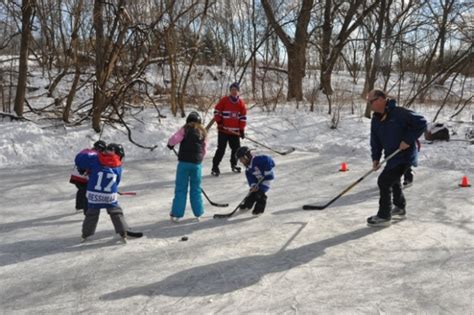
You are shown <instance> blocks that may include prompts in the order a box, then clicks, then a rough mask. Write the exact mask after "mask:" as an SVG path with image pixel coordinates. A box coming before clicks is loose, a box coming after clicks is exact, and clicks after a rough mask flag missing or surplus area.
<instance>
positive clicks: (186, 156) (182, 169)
mask: <svg viewBox="0 0 474 315" xmlns="http://www.w3.org/2000/svg"><path fill="white" fill-rule="evenodd" d="M206 139H207V132H206V129H204V128H203V127H202V125H201V117H200V116H199V114H198V113H197V112H191V113H189V115H188V117H187V118H186V125H184V126H183V127H181V128H180V129H179V130H178V131H177V132H176V133H175V134H174V135H172V136H171V138H170V139H169V140H168V148H169V149H170V150H173V149H174V146H175V145H177V144H179V152H178V160H179V162H178V168H177V170H176V186H175V191H174V199H173V205H172V208H171V213H170V218H171V221H173V222H178V221H179V220H180V219H181V218H182V217H183V216H184V210H185V208H186V199H187V194H188V185H189V186H190V192H189V197H190V201H191V208H192V209H193V214H194V216H195V217H196V218H198V220H199V217H201V216H202V215H203V214H204V206H203V202H202V196H201V177H202V166H201V163H202V160H203V159H204V156H205V155H206V147H207V140H206Z"/></svg>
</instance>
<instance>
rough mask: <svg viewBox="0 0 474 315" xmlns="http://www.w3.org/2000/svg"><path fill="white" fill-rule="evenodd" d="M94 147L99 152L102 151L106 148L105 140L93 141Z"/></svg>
mask: <svg viewBox="0 0 474 315" xmlns="http://www.w3.org/2000/svg"><path fill="white" fill-rule="evenodd" d="M94 149H96V150H97V151H99V152H104V151H105V149H107V144H106V143H105V141H102V140H99V141H96V142H95V143H94Z"/></svg>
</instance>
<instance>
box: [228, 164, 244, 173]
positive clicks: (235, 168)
mask: <svg viewBox="0 0 474 315" xmlns="http://www.w3.org/2000/svg"><path fill="white" fill-rule="evenodd" d="M230 167H231V168H232V172H234V173H240V172H241V171H242V168H240V167H238V166H237V165H231V166H230Z"/></svg>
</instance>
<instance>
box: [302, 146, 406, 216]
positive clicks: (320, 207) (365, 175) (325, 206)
mask: <svg viewBox="0 0 474 315" xmlns="http://www.w3.org/2000/svg"><path fill="white" fill-rule="evenodd" d="M400 151H401V150H400V149H397V150H396V151H395V152H393V153H392V154H390V155H389V156H388V157H387V158H386V159H385V160H383V161H382V162H380V164H379V167H380V166H382V165H383V164H384V163H386V162H387V161H388V160H390V159H391V158H393V157H394V156H395V155H396V154H397V153H398V152H400ZM377 169H378V168H377ZM374 171H376V169H374V168H372V169H371V170H370V171H368V172H367V173H365V174H364V176H362V177H361V178H359V179H358V180H356V181H355V182H353V183H352V184H350V185H349V186H348V187H347V188H346V189H344V190H343V191H342V192H341V193H340V194H339V195H337V196H336V197H335V198H334V199H332V200H331V201H329V202H328V203H327V204H325V205H323V206H318V205H304V206H303V210H323V209H326V208H327V207H328V206H329V205H330V204H332V203H333V202H334V201H336V200H337V199H339V198H340V197H341V196H343V195H344V194H345V193H346V192H348V191H349V190H351V189H352V188H353V187H354V186H355V185H357V184H358V183H360V182H361V181H363V180H364V179H365V178H366V177H367V176H368V175H370V174H371V173H372V172H374Z"/></svg>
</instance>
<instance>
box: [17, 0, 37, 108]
mask: <svg viewBox="0 0 474 315" xmlns="http://www.w3.org/2000/svg"><path fill="white" fill-rule="evenodd" d="M33 6H34V0H23V2H22V5H21V44H20V64H19V68H18V72H19V73H18V84H17V88H16V96H15V107H14V109H15V113H16V114H17V115H18V116H23V108H24V105H25V94H26V80H27V74H28V46H29V41H30V27H31V15H32V14H33Z"/></svg>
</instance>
